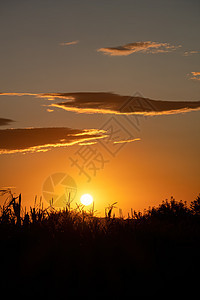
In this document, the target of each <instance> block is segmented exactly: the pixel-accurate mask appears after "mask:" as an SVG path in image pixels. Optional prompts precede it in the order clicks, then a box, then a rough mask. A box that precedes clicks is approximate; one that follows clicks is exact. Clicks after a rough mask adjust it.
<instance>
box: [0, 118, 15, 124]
mask: <svg viewBox="0 0 200 300" xmlns="http://www.w3.org/2000/svg"><path fill="white" fill-rule="evenodd" d="M12 122H15V121H13V120H11V119H6V118H0V126H6V125H9V124H10V123H12Z"/></svg>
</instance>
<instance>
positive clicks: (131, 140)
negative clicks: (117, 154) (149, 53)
mask: <svg viewBox="0 0 200 300" xmlns="http://www.w3.org/2000/svg"><path fill="white" fill-rule="evenodd" d="M135 141H141V139H140V138H136V139H128V140H121V141H114V142H113V143H114V144H125V143H131V142H135Z"/></svg>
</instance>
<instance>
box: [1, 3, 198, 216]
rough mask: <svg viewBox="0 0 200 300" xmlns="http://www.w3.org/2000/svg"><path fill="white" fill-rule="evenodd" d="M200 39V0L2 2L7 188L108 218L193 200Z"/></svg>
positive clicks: (29, 199) (26, 198) (27, 198)
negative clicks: (89, 199) (112, 207)
mask: <svg viewBox="0 0 200 300" xmlns="http://www.w3.org/2000/svg"><path fill="white" fill-rule="evenodd" d="M199 31H200V3H199V1H198V0H191V1H186V0H182V1H181V0H175V1H169V0H166V1H165V0H159V1H158V0H152V1H147V0H140V1H139V0H138V1H137V0H107V1H104V0H101V1H96V0H90V1H89V0H82V1H76V0H73V1H68V0H58V1H53V0H48V1H47V0H44V1H41V0H40V1H39V0H34V1H33V0H29V1H23V0H19V1H14V0H11V1H1V2H0V168H1V172H0V188H6V187H10V188H11V190H12V192H13V193H15V194H16V195H18V194H19V193H20V192H21V193H22V204H23V206H27V207H29V206H30V205H33V203H34V197H35V195H37V196H38V198H39V197H40V196H42V197H43V202H44V203H46V204H47V202H48V200H47V198H48V197H52V195H56V196H55V198H56V197H57V196H58V195H61V196H63V193H64V197H65V196H66V195H67V193H68V192H69V189H68V188H69V187H71V188H72V189H71V196H72V197H74V200H73V205H75V202H77V203H80V197H81V195H82V194H84V193H89V194H91V195H92V196H93V198H94V203H95V208H96V209H97V211H98V212H99V215H103V213H104V208H105V207H107V206H108V205H109V204H112V203H113V202H117V205H116V206H117V209H116V214H117V213H118V208H121V209H122V211H123V213H124V215H125V216H127V212H130V209H131V208H133V209H136V210H143V209H144V208H148V207H149V206H154V205H157V204H158V203H160V202H161V201H162V200H165V199H166V198H168V199H169V198H170V197H171V196H174V197H175V198H176V199H177V200H183V201H188V202H189V201H192V200H194V199H195V198H196V196H197V195H198V194H199V193H200V158H199V153H200V138H199V136H200V134H199V133H200V41H199ZM53 182H54V185H52V184H53ZM63 191H64V192H63ZM66 191H67V192H66ZM59 197H60V196H59ZM61 198H62V197H61ZM62 199H63V198H62ZM62 199H60V200H59V201H60V202H58V203H57V206H59V205H60V203H62V201H63V200H62ZM54 200H55V199H54ZM55 203H56V200H55ZM0 204H2V203H0ZM58 204H59V205H58ZM61 206H62V205H61ZM88 208H89V207H88Z"/></svg>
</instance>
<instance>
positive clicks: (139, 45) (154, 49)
mask: <svg viewBox="0 0 200 300" xmlns="http://www.w3.org/2000/svg"><path fill="white" fill-rule="evenodd" d="M179 47H181V45H178V46H173V45H170V44H169V43H159V42H152V41H146V42H133V43H129V44H126V45H122V46H117V47H106V48H99V49H97V51H98V52H102V53H103V54H105V55H110V56H127V55H130V54H132V53H136V52H140V53H167V52H172V51H174V50H176V49H177V48H179Z"/></svg>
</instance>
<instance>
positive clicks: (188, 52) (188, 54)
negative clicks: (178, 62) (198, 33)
mask: <svg viewBox="0 0 200 300" xmlns="http://www.w3.org/2000/svg"><path fill="white" fill-rule="evenodd" d="M199 53H200V51H197V50H191V51H185V52H184V53H183V55H184V56H191V55H193V54H199Z"/></svg>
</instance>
